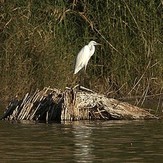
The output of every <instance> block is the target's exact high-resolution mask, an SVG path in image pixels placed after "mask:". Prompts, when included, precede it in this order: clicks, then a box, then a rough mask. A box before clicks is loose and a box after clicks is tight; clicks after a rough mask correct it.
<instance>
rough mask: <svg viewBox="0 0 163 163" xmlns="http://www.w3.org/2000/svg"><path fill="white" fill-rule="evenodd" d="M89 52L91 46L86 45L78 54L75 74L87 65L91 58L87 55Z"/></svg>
mask: <svg viewBox="0 0 163 163" xmlns="http://www.w3.org/2000/svg"><path fill="white" fill-rule="evenodd" d="M88 54H89V47H88V46H87V45H86V46H84V47H83V48H82V49H81V50H80V52H79V53H78V55H77V58H76V64H75V71H74V74H76V73H78V72H79V71H80V70H81V69H82V68H83V67H84V65H85V63H86V61H87V60H88V59H89V58H88V57H87V56H88Z"/></svg>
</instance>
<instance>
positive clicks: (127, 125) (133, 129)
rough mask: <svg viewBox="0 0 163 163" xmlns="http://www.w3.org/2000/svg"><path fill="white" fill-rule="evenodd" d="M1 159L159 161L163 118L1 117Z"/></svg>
mask: <svg viewBox="0 0 163 163" xmlns="http://www.w3.org/2000/svg"><path fill="white" fill-rule="evenodd" d="M0 128H1V130H0V156H1V162H160V160H161V159H163V156H162V151H163V123H162V121H103V122H101V121H92V122H89V121H83V122H71V123H63V124H43V123H29V124H28V123H24V124H23V123H9V122H6V121H0Z"/></svg>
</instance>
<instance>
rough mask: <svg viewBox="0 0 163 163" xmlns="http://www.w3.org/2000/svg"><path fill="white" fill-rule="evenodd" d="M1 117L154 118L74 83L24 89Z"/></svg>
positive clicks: (53, 118) (25, 118)
mask: <svg viewBox="0 0 163 163" xmlns="http://www.w3.org/2000/svg"><path fill="white" fill-rule="evenodd" d="M1 119H2V120H34V121H45V122H50V121H56V122H61V121H72V120H142V119H158V117H156V116H155V115H153V114H151V113H149V112H148V111H146V110H145V109H142V108H139V107H137V106H133V105H131V104H129V103H126V102H121V101H118V100H115V99H113V98H107V97H106V96H104V95H100V94H97V93H95V92H93V91H92V90H89V89H87V88H84V87H81V86H76V87H74V88H66V89H65V91H63V92H62V91H61V90H58V89H52V88H49V87H48V88H44V89H43V90H41V91H39V90H36V91H35V92H34V93H33V94H29V93H27V94H26V95H25V96H24V97H23V98H22V99H21V100H17V99H15V100H13V101H11V102H10V103H9V105H8V107H7V108H6V111H5V112H4V114H3V116H2V117H1Z"/></svg>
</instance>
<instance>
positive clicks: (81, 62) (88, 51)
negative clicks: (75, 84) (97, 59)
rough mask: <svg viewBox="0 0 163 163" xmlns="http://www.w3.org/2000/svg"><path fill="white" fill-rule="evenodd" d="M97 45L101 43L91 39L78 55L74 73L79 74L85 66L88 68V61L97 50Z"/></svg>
mask: <svg viewBox="0 0 163 163" xmlns="http://www.w3.org/2000/svg"><path fill="white" fill-rule="evenodd" d="M95 45H101V44H99V43H97V42H95V41H90V42H89V44H88V45H85V46H84V47H83V48H82V49H81V50H80V52H79V53H78V55H77V58H76V64H75V70H74V74H77V73H78V72H79V71H80V70H81V69H82V68H83V67H85V70H86V68H87V64H88V61H89V60H90V58H91V56H92V55H93V54H94V52H95Z"/></svg>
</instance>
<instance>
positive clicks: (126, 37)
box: [0, 0, 163, 100]
mask: <svg viewBox="0 0 163 163" xmlns="http://www.w3.org/2000/svg"><path fill="white" fill-rule="evenodd" d="M90 40H95V41H97V42H99V43H101V44H102V46H101V47H99V46H98V47H96V52H95V55H94V56H93V57H92V58H91V60H90V62H89V65H88V68H87V76H86V82H85V86H88V87H89V88H91V89H94V90H96V91H98V92H102V93H105V94H108V95H110V96H115V95H117V96H129V95H143V94H146V95H147V94H156V93H161V92H162V89H163V3H162V2H161V0H144V1H139V0H127V1H126V0H117V1H112V0H68V1H65V0H42V1H38V0H1V1H0V97H1V99H3V100H6V99H10V98H11V97H12V96H15V95H19V96H22V95H24V94H25V93H26V92H29V91H33V90H35V89H36V88H39V89H42V88H43V87H45V86H51V87H57V88H60V89H64V88H65V86H74V85H75V84H77V83H78V80H79V79H78V77H75V76H74V75H73V67H74V61H75V57H76V55H77V53H78V52H79V50H80V49H81V48H82V47H83V45H85V44H87V43H88V42H89V41H90Z"/></svg>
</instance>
